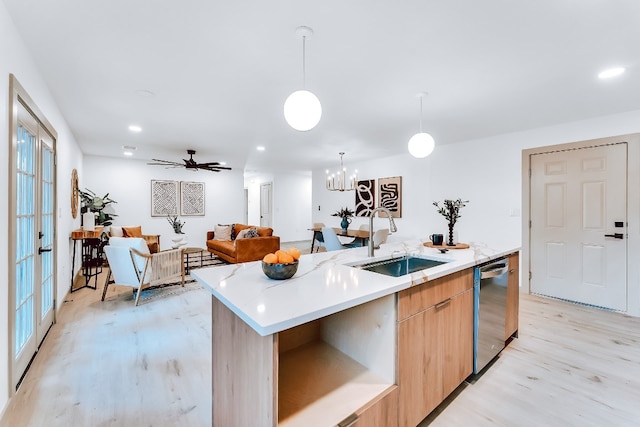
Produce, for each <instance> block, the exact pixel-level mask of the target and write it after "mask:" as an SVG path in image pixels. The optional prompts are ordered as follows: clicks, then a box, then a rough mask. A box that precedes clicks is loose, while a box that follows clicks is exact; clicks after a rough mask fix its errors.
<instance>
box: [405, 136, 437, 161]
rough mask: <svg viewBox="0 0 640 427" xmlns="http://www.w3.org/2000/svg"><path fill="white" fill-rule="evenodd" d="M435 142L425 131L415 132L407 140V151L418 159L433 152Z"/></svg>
mask: <svg viewBox="0 0 640 427" xmlns="http://www.w3.org/2000/svg"><path fill="white" fill-rule="evenodd" d="M435 145H436V142H435V141H434V139H433V137H432V136H431V135H429V134H428V133H425V132H420V133H416V134H415V135H413V136H412V137H411V139H410V140H409V153H410V154H411V155H412V156H413V157H416V158H418V159H422V158H424V157H427V156H428V155H429V154H431V153H432V152H433V148H434V147H435Z"/></svg>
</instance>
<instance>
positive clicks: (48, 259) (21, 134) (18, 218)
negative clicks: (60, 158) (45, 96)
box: [9, 91, 56, 387]
mask: <svg viewBox="0 0 640 427" xmlns="http://www.w3.org/2000/svg"><path fill="white" fill-rule="evenodd" d="M14 101H15V102H14V104H13V105H12V107H13V108H14V112H15V113H17V114H14V115H13V118H14V121H13V123H12V125H13V126H12V129H13V131H12V150H11V159H12V160H11V161H12V163H13V167H12V172H11V173H12V178H13V179H12V186H11V187H12V188H11V189H12V197H10V201H9V203H10V211H11V212H12V213H13V214H12V218H11V221H12V233H11V238H10V243H11V247H12V250H11V254H12V255H11V262H10V264H9V268H12V269H13V275H11V274H10V278H11V279H12V280H10V283H11V291H12V292H10V295H11V303H10V307H12V310H11V315H12V322H11V325H12V336H11V343H12V345H11V352H12V353H11V357H12V364H11V366H12V369H11V371H12V384H13V386H14V387H17V386H18V385H19V383H20V381H21V379H22V377H23V376H24V373H25V372H26V370H27V367H28V366H29V363H30V362H31V360H32V358H33V357H34V356H35V354H36V352H37V349H38V347H39V346H40V344H41V343H42V340H43V339H44V337H45V335H46V333H47V331H48V330H49V328H50V327H51V325H52V324H53V322H54V314H55V297H54V296H55V290H56V283H55V258H56V257H55V252H54V249H55V244H54V243H55V205H56V203H55V176H56V173H55V138H54V137H53V136H52V135H51V134H50V133H49V132H48V131H47V129H46V128H45V127H44V126H43V125H42V122H41V121H40V120H39V118H38V117H37V116H36V115H35V114H34V113H33V112H32V111H33V110H32V108H29V103H28V101H29V99H28V97H26V99H25V97H21V96H20V92H19V91H17V93H16V96H14Z"/></svg>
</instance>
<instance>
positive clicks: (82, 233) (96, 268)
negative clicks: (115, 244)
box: [71, 226, 103, 292]
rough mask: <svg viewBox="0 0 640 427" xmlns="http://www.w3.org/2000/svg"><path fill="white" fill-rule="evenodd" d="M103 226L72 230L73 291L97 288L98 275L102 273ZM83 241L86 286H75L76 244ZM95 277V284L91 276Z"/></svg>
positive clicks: (83, 273)
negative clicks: (89, 229)
mask: <svg viewBox="0 0 640 427" xmlns="http://www.w3.org/2000/svg"><path fill="white" fill-rule="evenodd" d="M102 230H103V227H101V226H99V227H95V229H94V230H93V231H86V230H84V229H82V228H78V229H76V230H73V231H72V232H71V240H73V257H72V258H71V292H73V291H77V290H78V289H82V288H89V289H97V287H98V275H99V274H100V273H102V264H103V259H102V245H101V243H102V242H101V240H100V235H101V234H102ZM78 242H81V243H82V275H83V276H84V286H80V287H78V288H75V289H74V288H73V279H74V277H75V275H76V271H75V263H76V246H77V243H78ZM92 277H93V278H94V284H93V286H91V285H90V282H91V278H92Z"/></svg>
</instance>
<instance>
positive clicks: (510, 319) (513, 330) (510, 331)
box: [504, 252, 520, 340]
mask: <svg viewBox="0 0 640 427" xmlns="http://www.w3.org/2000/svg"><path fill="white" fill-rule="evenodd" d="M508 258H509V277H508V279H507V319H506V323H505V331H504V332H505V336H504V339H505V340H508V339H509V338H510V337H511V336H514V335H515V336H517V332H518V311H519V309H520V269H519V261H520V257H519V255H518V253H517V252H516V253H515V254H511V255H509V257H508Z"/></svg>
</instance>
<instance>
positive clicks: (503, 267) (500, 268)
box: [480, 261, 509, 280]
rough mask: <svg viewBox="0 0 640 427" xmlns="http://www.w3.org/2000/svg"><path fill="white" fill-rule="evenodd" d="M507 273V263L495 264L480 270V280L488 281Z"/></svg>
mask: <svg viewBox="0 0 640 427" xmlns="http://www.w3.org/2000/svg"><path fill="white" fill-rule="evenodd" d="M507 271H509V262H508V261H503V262H497V263H495V264H491V265H487V266H486V267H482V268H481V269H480V279H481V280H482V279H490V278H492V277H497V276H501V275H503V274H505V273H506V272H507Z"/></svg>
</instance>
